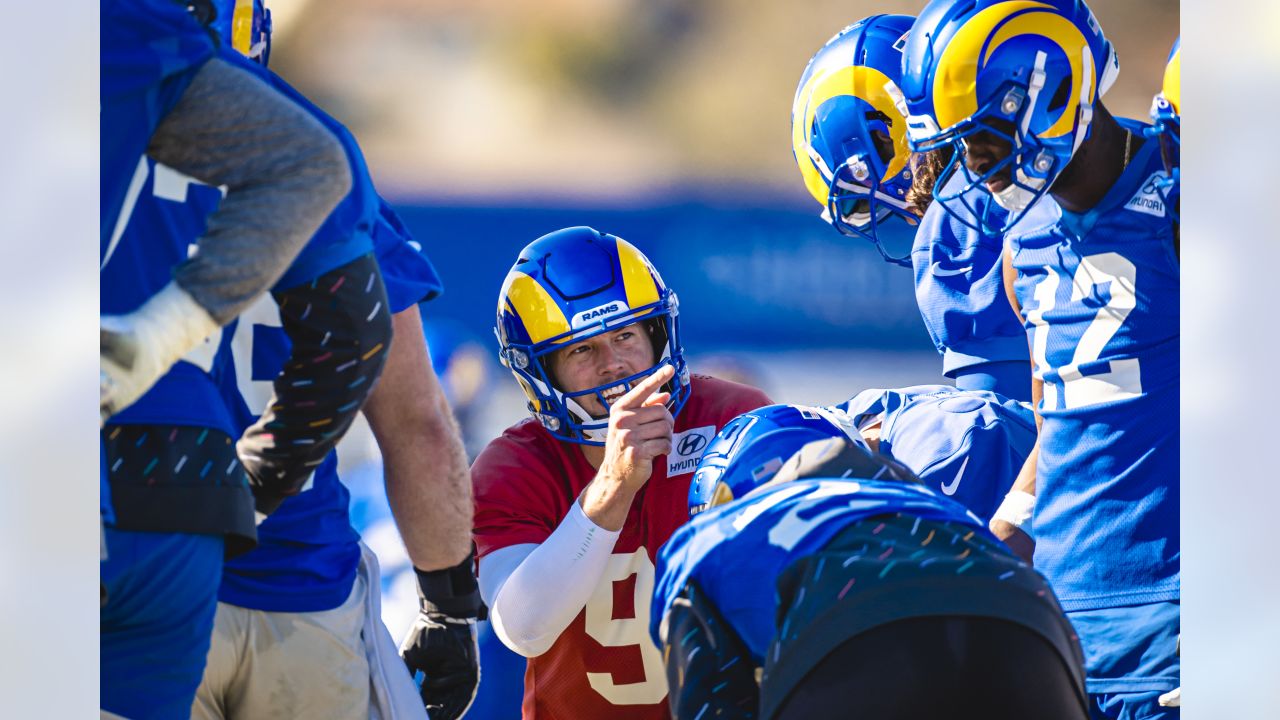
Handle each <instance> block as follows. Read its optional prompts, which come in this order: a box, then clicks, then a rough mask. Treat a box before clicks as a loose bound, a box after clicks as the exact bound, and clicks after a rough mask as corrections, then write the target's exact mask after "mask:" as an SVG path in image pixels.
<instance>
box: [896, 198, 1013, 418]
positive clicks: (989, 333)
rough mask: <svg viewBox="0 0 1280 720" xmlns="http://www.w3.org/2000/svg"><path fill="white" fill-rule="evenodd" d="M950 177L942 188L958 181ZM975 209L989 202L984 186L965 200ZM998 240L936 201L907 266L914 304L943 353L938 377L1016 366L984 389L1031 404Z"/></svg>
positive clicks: (1000, 244)
mask: <svg viewBox="0 0 1280 720" xmlns="http://www.w3.org/2000/svg"><path fill="white" fill-rule="evenodd" d="M963 180H964V178H963V177H955V178H952V180H951V181H950V182H949V183H948V185H947V186H946V187H947V188H950V187H952V185H953V184H955V183H957V182H960V181H963ZM966 199H968V200H969V201H970V202H971V203H973V204H974V205H975V207H985V206H986V205H987V204H988V203H989V202H990V200H989V199H987V197H986V195H985V193H983V191H982V190H981V189H974V190H972V191H971V192H970V194H969V196H968V197H967V198H966ZM1003 248H1004V245H1003V242H1002V240H1001V238H999V237H992V236H989V235H985V234H983V233H981V232H979V231H977V230H974V229H973V228H970V227H968V226H966V225H965V224H964V223H962V222H960V221H959V220H958V219H956V218H955V217H954V216H953V215H952V214H951V213H949V212H947V210H946V208H944V207H942V205H941V204H939V203H937V202H935V203H933V204H932V205H930V206H929V209H928V210H927V211H926V212H925V214H924V217H923V218H921V220H920V228H919V230H918V231H917V232H916V238H915V244H914V246H913V247H912V249H911V265H912V268H913V269H914V271H915V283H916V304H917V305H919V306H920V316H921V317H922V318H923V319H924V325H925V328H926V329H927V330H928V331H929V336H930V337H931V338H932V339H933V344H934V346H935V347H937V349H938V352H939V353H942V372H943V374H944V375H946V376H947V377H951V378H954V377H957V376H962V375H965V374H967V373H968V372H974V371H977V372H981V370H979V369H978V368H977V367H976V366H980V365H985V364H988V363H999V362H1016V363H1019V364H1020V365H1021V364H1025V365H1026V369H1025V371H1023V370H1022V369H1021V368H1020V367H1018V366H1015V368H1014V372H1009V371H1007V370H1003V371H1002V372H1001V373H999V374H997V375H995V376H994V377H993V379H992V381H991V383H990V387H987V388H986V389H989V390H993V391H995V392H998V393H1000V394H1001V395H1004V396H1005V397H1010V398H1014V399H1015V400H1030V399H1031V365H1030V363H1029V362H1028V358H1027V341H1026V334H1025V333H1024V332H1023V330H1022V324H1021V322H1020V321H1019V319H1018V316H1017V314H1016V313H1014V311H1013V307H1012V306H1010V305H1009V300H1008V298H1007V297H1006V295H1005V292H1004V284H1003V277H1002V274H1001V254H1002V252H1003Z"/></svg>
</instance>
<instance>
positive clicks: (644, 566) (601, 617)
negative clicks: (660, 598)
mask: <svg viewBox="0 0 1280 720" xmlns="http://www.w3.org/2000/svg"><path fill="white" fill-rule="evenodd" d="M653 574H654V573H653V562H652V561H651V560H649V553H648V552H646V551H645V549H644V548H639V549H637V550H636V551H635V552H633V553H631V554H630V555H623V554H620V553H619V554H614V555H611V556H609V565H608V567H606V568H605V571H604V577H602V578H601V580H600V583H599V584H598V585H596V590H595V592H594V593H593V594H592V595H591V599H590V600H588V601H587V608H586V610H587V634H588V635H590V636H591V637H592V639H594V640H595V641H596V642H598V643H600V644H601V645H603V646H605V647H627V646H635V647H636V648H638V649H639V650H640V660H641V662H642V663H643V664H644V680H642V681H640V682H634V683H624V684H618V683H615V682H614V680H613V675H612V674H610V673H593V672H589V673H587V682H589V683H590V684H591V689H592V690H595V691H596V692H598V693H600V695H601V697H603V698H604V699H606V700H608V701H609V702H611V703H613V704H614V705H653V704H654V703H659V702H662V699H663V698H665V697H666V696H667V675H666V670H665V668H664V666H663V664H662V653H661V652H659V651H658V648H657V647H655V646H654V644H653V640H652V639H651V638H650V637H649V602H650V598H652V597H653ZM632 575H634V576H635V577H636V587H635V597H634V598H633V599H632V606H633V607H634V608H635V617H630V618H615V617H613V588H614V584H615V583H618V582H622V581H624V580H627V579H628V578H630V577H631V576H632Z"/></svg>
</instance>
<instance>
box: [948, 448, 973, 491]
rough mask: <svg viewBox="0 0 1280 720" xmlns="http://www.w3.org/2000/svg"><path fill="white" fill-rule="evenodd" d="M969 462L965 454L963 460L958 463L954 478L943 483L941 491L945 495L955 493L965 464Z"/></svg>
mask: <svg viewBox="0 0 1280 720" xmlns="http://www.w3.org/2000/svg"><path fill="white" fill-rule="evenodd" d="M968 464H969V458H968V456H965V459H964V462H962V463H960V469H959V470H958V471H957V472H956V479H955V480H952V481H951V482H949V483H943V485H942V492H943V494H945V495H955V494H956V488H958V487H960V478H962V477H964V469H965V466H967V465H968Z"/></svg>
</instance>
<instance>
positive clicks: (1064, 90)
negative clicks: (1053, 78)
mask: <svg viewBox="0 0 1280 720" xmlns="http://www.w3.org/2000/svg"><path fill="white" fill-rule="evenodd" d="M1070 92H1071V78H1069V77H1064V78H1062V82H1060V83H1058V88H1057V89H1056V90H1054V91H1053V97H1052V98H1050V99H1049V110H1051V111H1055V112H1056V111H1058V110H1061V109H1062V108H1063V107H1064V106H1065V105H1066V104H1067V96H1068V93H1070Z"/></svg>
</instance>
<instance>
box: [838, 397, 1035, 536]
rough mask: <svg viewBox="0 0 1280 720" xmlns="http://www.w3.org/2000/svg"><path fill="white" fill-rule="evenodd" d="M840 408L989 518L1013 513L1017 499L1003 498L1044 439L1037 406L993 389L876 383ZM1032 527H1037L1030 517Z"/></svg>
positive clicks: (927, 479) (878, 442)
mask: <svg viewBox="0 0 1280 720" xmlns="http://www.w3.org/2000/svg"><path fill="white" fill-rule="evenodd" d="M835 409H837V410H840V411H842V412H844V413H847V414H848V415H849V417H850V419H851V421H852V422H853V424H854V425H855V426H856V427H857V429H858V432H859V434H860V435H861V437H862V439H863V440H864V441H865V442H866V443H867V445H868V446H869V447H871V449H872V450H876V451H878V452H881V453H883V454H885V455H887V456H889V457H891V458H893V459H894V460H897V461H898V462H900V463H902V464H903V465H905V466H906V467H907V468H908V469H910V470H911V471H912V472H913V473H915V474H916V476H917V477H919V478H920V481H921V482H922V483H924V485H925V487H928V488H930V489H933V490H937V491H938V492H941V493H942V494H943V495H945V496H947V497H950V498H951V499H952V500H955V501H956V502H958V503H960V504H961V505H963V506H965V508H967V509H968V510H969V511H971V512H972V513H973V514H974V515H977V516H978V518H979V519H981V520H983V521H984V522H985V521H989V520H990V519H991V518H992V517H993V516H995V515H996V514H997V513H1004V512H1009V510H1010V507H1011V506H1012V503H1010V502H1008V501H1004V502H1002V500H1005V498H1006V496H1007V494H1008V493H1009V492H1010V488H1011V487H1012V486H1013V481H1014V478H1016V477H1017V475H1018V471H1019V470H1021V469H1022V465H1023V463H1024V462H1026V459H1027V455H1028V454H1029V453H1030V452H1031V448H1032V447H1033V446H1034V445H1035V440H1036V425H1035V415H1034V413H1033V412H1032V410H1031V408H1030V407H1028V406H1027V405H1025V404H1023V403H1019V402H1016V401H1014V400H1010V399H1008V398H1005V397H1002V396H1000V395H997V394H995V393H992V392H987V391H985V390H960V389H958V388H954V387H951V386H949V385H916V386H913V387H906V388H899V389H895V390H879V389H870V390H864V391H862V392H860V393H858V394H857V395H855V396H853V397H852V398H850V399H849V400H848V401H846V402H844V403H841V404H840V405H837V406H836V408H835ZM1015 492H1016V491H1015ZM1024 530H1025V531H1027V532H1030V530H1031V528H1030V525H1029V523H1027V524H1025V526H1024Z"/></svg>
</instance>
